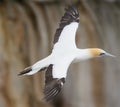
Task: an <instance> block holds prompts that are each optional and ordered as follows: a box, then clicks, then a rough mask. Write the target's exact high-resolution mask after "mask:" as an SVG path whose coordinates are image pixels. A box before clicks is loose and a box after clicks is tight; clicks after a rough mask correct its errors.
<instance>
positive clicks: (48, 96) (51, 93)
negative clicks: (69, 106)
mask: <svg viewBox="0 0 120 107" xmlns="http://www.w3.org/2000/svg"><path fill="white" fill-rule="evenodd" d="M53 66H54V65H52V64H51V65H49V67H48V69H47V71H46V74H45V79H46V80H45V89H44V94H45V97H44V100H45V101H47V102H49V101H52V100H53V99H54V98H55V97H56V96H57V95H58V94H59V93H60V91H61V89H62V86H63V84H64V83H65V78H64V77H63V78H53Z"/></svg>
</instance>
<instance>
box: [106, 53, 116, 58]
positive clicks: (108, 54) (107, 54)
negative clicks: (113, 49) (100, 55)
mask: <svg viewBox="0 0 120 107" xmlns="http://www.w3.org/2000/svg"><path fill="white" fill-rule="evenodd" d="M106 56H111V57H116V56H114V55H112V54H110V53H106Z"/></svg>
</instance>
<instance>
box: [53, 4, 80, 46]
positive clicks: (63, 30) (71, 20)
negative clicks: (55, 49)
mask: <svg viewBox="0 0 120 107" xmlns="http://www.w3.org/2000/svg"><path fill="white" fill-rule="evenodd" d="M78 24H79V13H78V10H77V8H76V6H75V5H71V6H68V8H66V9H65V14H64V16H63V17H62V19H61V21H60V24H59V28H58V29H57V30H56V33H55V37H54V44H56V43H57V42H59V43H61V44H63V45H64V44H65V45H68V46H69V45H70V46H71V45H72V46H76V44H75V35H76V30H77V28H78ZM66 43H67V44H66ZM65 45H64V46H65Z"/></svg>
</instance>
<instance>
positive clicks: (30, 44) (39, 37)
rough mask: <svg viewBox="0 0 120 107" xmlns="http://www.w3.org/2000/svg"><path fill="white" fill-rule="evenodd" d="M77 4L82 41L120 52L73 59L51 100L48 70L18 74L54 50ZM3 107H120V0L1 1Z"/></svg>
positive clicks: (0, 92)
mask: <svg viewBox="0 0 120 107" xmlns="http://www.w3.org/2000/svg"><path fill="white" fill-rule="evenodd" d="M71 3H77V7H78V10H79V12H80V25H79V28H78V31H77V37H76V42H77V46H78V47H79V48H90V47H99V48H103V49H104V50H106V51H108V52H110V53H111V54H114V55H116V56H117V57H116V58H111V57H103V58H95V59H91V60H89V61H84V62H81V63H78V64H72V65H71V66H70V68H69V72H68V77H67V81H66V83H65V84H66V85H65V86H64V89H63V90H62V94H61V95H59V96H58V97H57V98H56V99H57V100H56V101H54V102H53V103H52V104H46V103H43V102H42V101H41V99H42V98H43V88H44V73H41V72H40V73H37V74H35V75H33V76H22V77H18V76H17V74H18V73H19V72H20V71H21V70H23V69H24V68H25V67H27V66H30V65H31V64H34V63H35V62H36V61H38V60H39V59H42V58H44V57H46V56H47V55H49V54H50V52H51V49H52V46H53V42H52V41H53V37H54V33H55V31H56V28H58V25H59V21H60V19H61V17H62V16H63V14H64V8H65V6H66V5H67V4H71ZM0 107H120V0H79V1H78V0H0Z"/></svg>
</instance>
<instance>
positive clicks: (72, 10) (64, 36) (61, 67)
mask: <svg viewBox="0 0 120 107" xmlns="http://www.w3.org/2000/svg"><path fill="white" fill-rule="evenodd" d="M78 25H79V13H78V11H77V9H76V7H75V6H74V5H72V6H68V8H67V9H66V12H65V14H64V16H63V17H62V19H61V21H60V25H59V28H58V29H57V30H56V33H55V37H54V47H53V50H52V53H51V54H50V55H49V56H48V57H46V58H44V59H42V60H40V61H38V62H36V63H35V64H34V65H32V66H30V67H28V68H26V69H24V70H23V71H22V72H20V73H19V75H32V74H35V73H37V72H38V71H42V70H44V69H47V70H46V74H45V78H46V80H45V89H44V94H45V100H46V101H50V100H52V99H53V98H54V97H55V96H56V95H58V94H59V92H60V91H61V88H62V86H63V84H64V83H65V78H66V76H67V70H68V68H69V66H70V64H71V63H72V62H78V61H83V60H87V59H90V58H93V57H98V56H103V55H109V56H112V55H111V54H108V53H106V52H105V51H104V50H102V49H98V48H91V49H78V48H77V46H76V43H75V35H76V31H77V28H78Z"/></svg>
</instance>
